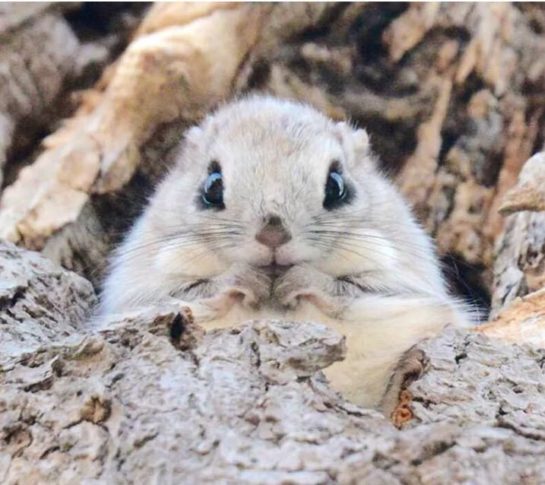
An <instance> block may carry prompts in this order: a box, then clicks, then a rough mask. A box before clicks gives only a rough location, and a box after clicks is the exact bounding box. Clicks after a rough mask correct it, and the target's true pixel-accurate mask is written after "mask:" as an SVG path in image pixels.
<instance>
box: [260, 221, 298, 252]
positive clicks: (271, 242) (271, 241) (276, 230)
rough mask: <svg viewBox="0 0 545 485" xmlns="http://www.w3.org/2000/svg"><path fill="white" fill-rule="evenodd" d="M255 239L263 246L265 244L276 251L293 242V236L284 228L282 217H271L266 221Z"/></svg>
mask: <svg viewBox="0 0 545 485" xmlns="http://www.w3.org/2000/svg"><path fill="white" fill-rule="evenodd" d="M255 238H256V240H257V241H258V242H260V243H261V244H264V245H265V246H267V247H269V248H271V249H275V248H277V247H279V246H282V244H286V243H287V242H288V241H289V240H291V235H290V233H289V232H288V230H287V229H286V228H285V227H284V224H283V223H282V219H280V217H278V216H276V215H270V216H269V217H268V218H267V219H266V223H265V225H264V226H263V227H262V229H261V230H260V231H259V232H258V233H257V234H256V235H255Z"/></svg>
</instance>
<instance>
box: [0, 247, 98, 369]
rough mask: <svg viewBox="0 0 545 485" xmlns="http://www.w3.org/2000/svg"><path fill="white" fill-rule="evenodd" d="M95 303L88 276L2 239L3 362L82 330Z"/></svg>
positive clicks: (0, 314)
mask: <svg viewBox="0 0 545 485" xmlns="http://www.w3.org/2000/svg"><path fill="white" fill-rule="evenodd" d="M95 303H96V297H95V293H94V291H93V287H92V286H91V284H90V283H89V282H88V281H87V280H85V279H84V278H82V277H80V276H78V275H76V274H75V273H71V272H69V271H66V270H64V269H62V268H61V267H59V266H57V265H55V264H54V263H52V262H51V261H49V260H47V259H45V258H43V257H41V256H40V255H39V254H37V253H31V252H28V251H24V250H21V249H18V248H16V247H15V246H14V245H12V244H9V243H1V242H0V342H1V353H0V362H1V361H2V360H3V359H4V358H6V357H11V356H17V355H20V354H21V353H22V352H25V351H26V350H30V349H33V348H35V347H37V346H38V345H42V344H46V343H51V344H53V343H55V342H56V341H57V340H58V338H59V337H63V336H67V335H70V334H72V333H73V332H74V331H75V330H77V329H78V328H79V329H80V330H81V329H82V325H81V324H82V323H83V320H84V319H85V318H86V317H87V315H88V314H89V311H90V309H91V308H92V307H93V305H94V304H95Z"/></svg>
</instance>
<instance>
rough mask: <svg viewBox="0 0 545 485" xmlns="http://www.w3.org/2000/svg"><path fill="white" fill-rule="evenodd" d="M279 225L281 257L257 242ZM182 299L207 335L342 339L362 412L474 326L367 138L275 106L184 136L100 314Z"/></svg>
mask: <svg viewBox="0 0 545 485" xmlns="http://www.w3.org/2000/svg"><path fill="white" fill-rule="evenodd" d="M211 167H212V168H211ZM214 167H216V168H214ZM211 172H212V173H213V174H216V173H221V180H222V184H223V185H222V197H223V199H222V201H223V202H224V205H223V207H220V206H217V207H206V204H204V205H203V202H202V198H203V190H205V189H203V186H204V187H205V186H206V183H207V182H206V180H208V179H207V176H208V177H210V173H211ZM333 173H335V174H337V175H338V177H337V178H335V177H336V175H332V174H333ZM213 176H214V177H215V176H216V175H213ZM218 176H219V175H218ZM331 177H333V179H331ZM339 177H341V178H342V181H341V182H342V185H343V188H346V190H345V192H343V193H344V198H343V199H342V200H341V198H340V197H339V200H338V201H337V202H335V204H332V205H331V207H329V206H328V207H327V208H326V202H325V199H324V187H326V184H328V183H330V184H331V183H333V184H334V183H335V182H336V181H337V183H340V182H338V178H339ZM203 184H204V185H203ZM345 186H346V187H345ZM333 188H334V189H335V188H336V187H335V186H333ZM337 188H338V187H337ZM223 202H222V203H223ZM271 215H273V216H274V218H276V219H275V220H276V221H279V222H278V224H280V225H281V228H282V231H285V233H286V234H289V239H287V240H286V241H285V242H283V243H282V244H280V245H278V246H275V247H268V246H267V245H264V244H262V243H260V242H259V240H260V239H259V237H258V236H256V235H259V234H261V233H262V232H260V231H263V227H269V226H270V224H269V223H267V221H270V220H271ZM264 225H265V226H264ZM275 227H276V226H275ZM273 230H275V229H274V228H273ZM256 238H257V240H256ZM173 300H174V301H176V302H179V303H180V304H183V305H187V306H189V307H190V308H191V309H192V311H193V313H194V316H195V319H196V321H197V322H198V323H200V324H201V325H203V326H204V327H205V328H218V327H228V326H232V325H238V324H240V323H242V322H244V321H245V320H249V319H254V318H265V317H274V318H284V319H288V320H293V321H301V320H313V321H319V322H322V323H324V324H326V325H329V326H331V327H333V328H335V329H337V330H338V331H339V332H341V333H342V334H344V335H345V336H346V338H347V357H346V359H345V360H344V361H342V362H339V363H337V364H334V365H333V366H331V367H330V368H328V369H327V370H326V375H327V376H328V378H329V380H330V382H331V384H332V386H333V387H334V388H335V389H337V390H339V391H340V392H342V393H343V394H344V395H345V396H346V397H347V398H348V399H350V400H352V401H353V402H356V403H358V404H362V405H366V406H376V405H377V404H378V403H379V401H380V399H381V397H382V395H383V393H384V390H385V388H386V386H387V383H388V381H389V379H390V377H391V374H392V372H393V369H394V368H395V365H396V363H397V361H398V360H399V358H400V356H401V355H402V354H403V353H404V352H405V351H407V349H409V348H410V347H411V346H413V345H414V344H415V343H417V342H418V341H420V340H422V339H423V338H427V337H430V336H433V335H435V334H437V333H438V332H439V331H440V330H441V329H442V328H443V327H444V326H445V325H446V324H452V325H465V324H466V317H465V315H464V313H463V312H462V311H460V309H459V308H458V305H457V304H456V302H455V300H454V299H453V298H451V297H450V296H449V294H448V292H447V291H446V288H445V284H444V282H443V279H442V277H441V274H440V270H439V264H438V261H437V259H436V257H435V255H434V250H433V246H432V243H431V241H430V239H429V237H428V236H427V235H426V234H425V233H424V231H423V230H422V229H421V228H420V227H419V226H418V224H417V223H416V222H415V221H414V219H413V217H412V215H411V212H410V210H409V208H408V206H407V204H406V203H405V202H404V200H403V199H402V198H401V196H400V194H399V193H398V191H397V190H396V189H395V187H394V186H393V185H392V184H391V183H390V182H389V181H388V180H387V178H386V177H384V176H383V175H382V174H380V173H379V171H378V170H377V168H376V166H375V163H374V160H373V157H372V155H371V152H370V147H369V142H368V138H367V134H366V133H365V131H363V130H355V129H353V128H352V127H350V126H349V125H347V124H345V123H335V122H333V121H331V120H329V119H328V118H326V117H324V116H323V115H321V114H320V113H318V112H317V111H315V110H314V109H312V108H310V107H307V106H304V105H300V104H296V103H292V102H287V101H282V100H277V99H274V98H267V97H265V98H263V97H251V98H247V99H244V100H241V101H238V102H235V103H232V104H229V105H226V106H224V107H222V108H220V109H219V110H218V111H217V112H216V113H214V114H212V115H210V116H209V117H208V118H207V119H205V120H204V122H203V123H202V124H201V126H200V127H196V128H192V129H191V130H189V132H188V134H187V136H186V140H185V141H184V143H183V144H182V146H181V150H180V153H179V156H178V159H177V163H176V165H175V167H174V168H173V169H172V170H171V171H170V173H169V174H168V175H167V176H166V178H165V179H164V181H163V182H162V184H161V185H160V186H159V187H158V190H157V192H156V193H155V195H154V196H153V197H152V199H151V200H150V203H149V205H148V207H147V208H146V210H145V212H144V214H143V215H142V216H141V218H140V219H139V221H137V223H136V224H135V226H134V227H133V229H132V230H131V232H130V234H129V235H128V237H127V239H126V240H125V242H124V243H123V244H122V246H121V247H120V249H119V250H118V251H117V253H116V255H115V256H114V258H113V261H112V267H111V271H110V274H109V276H108V278H107V279H106V281H105V284H104V290H103V296H102V310H101V311H102V312H103V313H112V312H116V313H117V312H121V311H125V310H130V309H134V308H137V307H141V306H147V305H150V304H157V303H161V302H171V301H173Z"/></svg>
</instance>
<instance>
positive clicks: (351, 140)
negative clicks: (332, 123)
mask: <svg viewBox="0 0 545 485" xmlns="http://www.w3.org/2000/svg"><path fill="white" fill-rule="evenodd" d="M336 129H337V133H338V135H339V137H340V140H341V143H342V144H343V147H344V149H345V150H346V153H347V155H348V161H349V164H350V165H352V166H357V165H362V164H363V165H367V166H368V167H373V166H374V162H373V157H372V154H371V144H370V142H369V135H368V134H367V131H365V130H364V129H363V128H353V127H352V126H350V124H348V123H346V122H344V121H341V122H340V123H337V124H336Z"/></svg>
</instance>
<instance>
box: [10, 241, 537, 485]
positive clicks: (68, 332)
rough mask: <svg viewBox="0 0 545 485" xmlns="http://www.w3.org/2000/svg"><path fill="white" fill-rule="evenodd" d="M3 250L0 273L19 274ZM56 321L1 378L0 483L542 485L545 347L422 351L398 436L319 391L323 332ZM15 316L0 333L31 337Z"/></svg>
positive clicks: (28, 305) (26, 302)
mask: <svg viewBox="0 0 545 485" xmlns="http://www.w3.org/2000/svg"><path fill="white" fill-rule="evenodd" d="M10 251H11V252H13V251H14V250H13V248H12V247H8V248H7V250H6V251H4V252H3V253H2V254H1V255H0V257H1V258H2V259H1V261H2V264H5V262H6V259H7V264H9V265H12V266H14V265H15V263H14V262H13V259H12V253H10ZM17 257H18V259H17V260H16V261H17V264H18V266H19V269H18V272H20V273H21V274H22V275H24V276H25V277H26V278H27V279H28V281H30V282H32V281H34V280H39V281H41V284H43V285H44V287H45V288H49V289H50V290H52V291H53V290H54V291H57V292H58V291H59V288H62V290H63V291H64V292H66V293H70V294H73V295H76V294H77V295H79V296H78V297H76V296H75V298H76V300H77V299H78V298H79V300H78V302H79V305H80V307H81V308H85V307H86V306H87V305H88V303H89V301H90V298H89V295H90V291H89V285H88V284H84V285H82V283H81V281H82V280H81V278H79V277H77V276H75V275H69V274H68V273H67V272H65V271H63V270H60V269H59V268H55V267H54V265H52V264H51V263H50V262H47V261H46V260H44V259H43V258H41V257H39V256H38V255H36V254H35V253H28V252H26V253H24V252H22V251H19V252H18V253H17ZM4 258H6V259H4ZM44 268H48V269H49V271H50V273H49V274H44ZM21 274H20V275H19V277H20V278H22V276H21ZM58 274H61V275H62V277H61V278H60V279H57V278H56V276H57V275H58ZM28 285H29V287H30V288H32V283H29V284H28ZM80 285H81V286H80ZM74 286H75V287H76V288H77V289H78V290H79V291H74ZM39 291H43V288H39V289H37V290H36V289H30V290H28V291H26V292H25V293H24V294H22V295H21V296H20V297H19V299H18V301H17V305H18V306H17V307H14V308H13V310H12V311H13V312H14V313H15V315H17V314H19V312H20V311H21V310H20V308H25V310H24V314H25V315H26V314H27V313H30V314H32V313H35V312H39V311H40V310H42V308H43V302H41V301H40V299H38V298H36V293H37V292H39ZM56 317H57V319H58V321H59V325H58V326H57V327H50V328H49V329H48V330H50V332H51V333H49V334H46V333H45V332H42V333H39V332H36V333H33V335H34V339H33V340H32V341H31V342H28V341H27V342H24V343H23V344H21V346H19V348H18V350H19V353H18V354H17V355H12V356H11V357H10V358H7V359H4V362H3V364H2V369H1V373H0V386H1V389H2V394H1V397H0V445H1V446H0V479H1V481H2V483H6V484H11V483H76V482H81V481H82V479H84V478H85V479H87V480H91V481H92V480H98V482H101V483H104V482H106V483H133V482H137V483H150V482H156V481H160V482H162V483H203V482H209V483H218V482H219V483H226V482H228V483H235V482H236V483H286V482H287V483H313V484H314V483H332V482H338V483H362V482H365V483H398V482H399V483H401V482H402V483H430V484H431V483H433V484H439V483H445V484H447V483H463V482H465V481H471V482H472V483H477V484H481V483H482V484H487V483H491V482H495V483H539V482H540V481H541V480H542V477H543V474H544V473H545V465H544V461H543V456H544V454H545V403H544V401H543V397H542V392H543V388H544V386H545V374H544V372H543V363H544V362H545V350H543V349H536V348H534V347H530V346H525V347H520V346H517V345H509V344H504V343H501V342H498V341H492V340H490V339H488V338H487V337H484V336H481V335H477V334H469V335H464V334H462V333H457V332H454V331H448V332H446V333H445V334H444V335H443V336H441V337H440V338H438V339H436V340H433V341H429V342H424V343H423V344H421V345H420V347H421V349H422V350H424V351H425V353H426V354H427V355H428V357H429V359H430V364H429V369H428V371H427V373H426V374H425V375H424V377H423V378H421V379H420V380H418V381H416V382H415V383H413V384H412V385H411V386H410V387H409V389H408V390H407V391H405V395H409V398H408V399H407V397H405V399H406V401H407V400H408V401H410V411H411V414H412V417H413V419H412V420H411V421H409V422H407V423H406V424H405V429H403V430H401V431H400V430H398V429H396V428H394V426H392V424H391V423H390V422H389V421H388V420H387V419H385V418H384V417H383V416H382V415H380V414H379V413H377V412H375V411H370V410H364V409H360V408H357V407H356V406H353V405H351V404H349V403H347V402H345V401H343V400H342V399H341V398H340V397H339V396H338V395H336V394H335V393H333V392H332V391H331V390H329V389H328V387H327V383H325V381H324V378H323V377H322V375H321V374H320V373H319V370H320V369H322V368H324V367H326V366H327V365H329V364H331V363H333V362H334V361H336V360H338V359H340V358H342V356H343V353H344V339H343V338H342V337H341V336H340V335H338V334H336V333H335V332H333V331H332V330H330V329H328V328H326V327H324V326H321V325H318V324H312V323H308V324H306V323H305V324H303V323H292V322H282V321H258V322H252V323H248V324H246V325H244V326H242V327H241V328H236V329H232V330H221V331H213V332H209V333H207V334H204V333H203V332H202V331H201V330H200V329H198V328H196V327H194V326H193V325H192V324H191V321H190V319H189V318H188V315H187V314H184V313H180V312H179V311H177V310H176V309H168V308H162V309H155V310H153V309H150V311H149V312H148V313H142V314H138V315H132V316H127V317H124V318H121V317H120V318H118V319H117V320H111V321H110V322H108V324H107V328H106V329H105V330H103V331H101V332H100V333H97V334H87V335H85V334H84V332H83V331H82V328H81V326H80V327H79V328H78V327H77V326H76V325H72V326H70V325H63V324H62V322H63V316H61V314H58V315H56ZM24 318H25V317H24V316H23V317H22V318H19V319H16V318H14V319H12V320H8V321H3V322H2V323H3V325H4V326H6V327H7V328H8V330H9V329H10V328H19V329H20V328H22V327H24V328H27V329H29V330H32V328H33V326H35V325H36V324H37V323H36V322H35V321H28V320H25V319H24ZM78 318H79V314H78V315H77V316H76V317H75V318H74V317H72V319H71V321H72V322H74V321H76V320H77V319H78ZM52 339H54V340H55V343H54V344H52ZM36 343H42V344H43V345H42V346H41V347H40V348H36V346H35V344H36ZM25 347H26V348H25Z"/></svg>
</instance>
